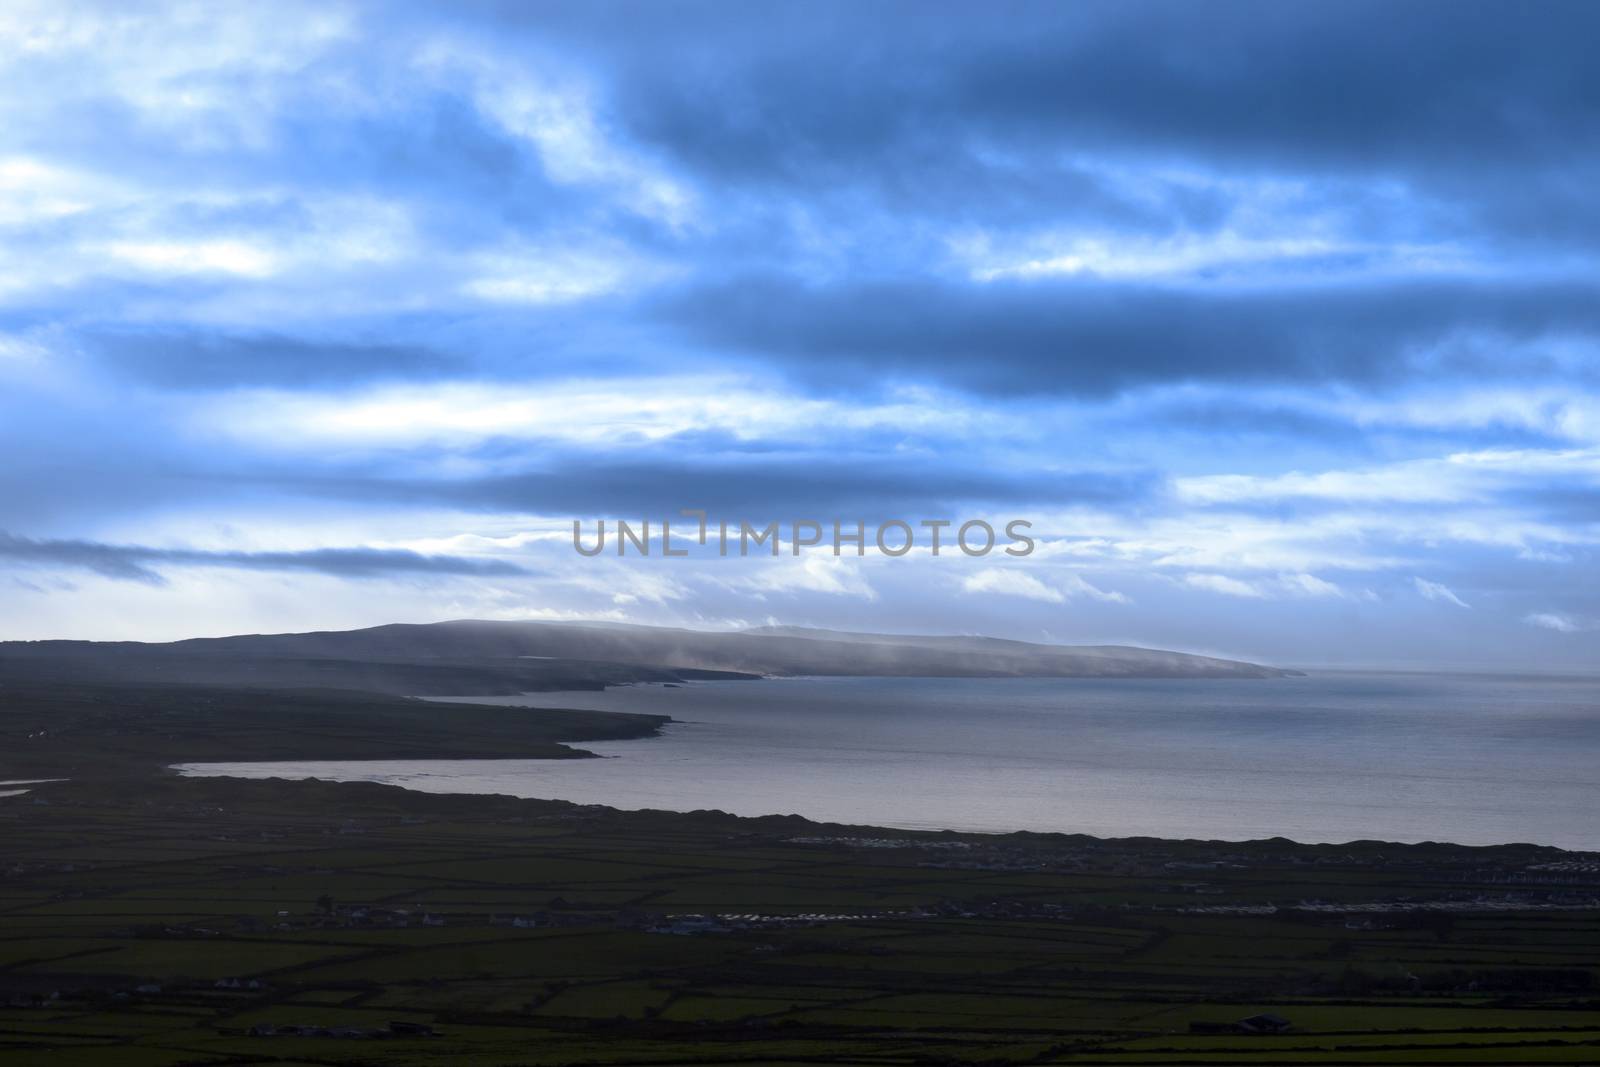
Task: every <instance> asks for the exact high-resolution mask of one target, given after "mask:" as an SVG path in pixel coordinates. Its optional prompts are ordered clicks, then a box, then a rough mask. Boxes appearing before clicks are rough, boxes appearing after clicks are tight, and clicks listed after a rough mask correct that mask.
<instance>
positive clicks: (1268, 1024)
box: [1239, 1012, 1290, 1034]
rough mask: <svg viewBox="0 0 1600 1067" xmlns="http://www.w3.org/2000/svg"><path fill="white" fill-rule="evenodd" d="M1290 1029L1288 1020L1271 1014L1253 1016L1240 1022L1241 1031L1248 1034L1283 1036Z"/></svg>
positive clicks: (1264, 1013)
mask: <svg viewBox="0 0 1600 1067" xmlns="http://www.w3.org/2000/svg"><path fill="white" fill-rule="evenodd" d="M1289 1028H1290V1023H1289V1020H1288V1019H1285V1018H1284V1017H1283V1016H1281V1015H1273V1014H1272V1013H1271V1012H1263V1013H1262V1014H1260V1015H1252V1016H1250V1018H1248V1019H1240V1020H1239V1029H1240V1030H1241V1031H1243V1032H1244V1033H1247V1034H1281V1033H1283V1032H1284V1031H1286V1030H1288V1029H1289Z"/></svg>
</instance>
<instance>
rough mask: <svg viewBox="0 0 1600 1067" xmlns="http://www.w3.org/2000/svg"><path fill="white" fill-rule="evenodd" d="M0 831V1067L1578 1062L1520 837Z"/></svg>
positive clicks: (532, 807) (1581, 1057)
mask: <svg viewBox="0 0 1600 1067" xmlns="http://www.w3.org/2000/svg"><path fill="white" fill-rule="evenodd" d="M0 835H3V836H0V842H3V844H0V872H3V877H0V995H3V997H4V998H5V1002H4V1003H5V1006H3V1007H0V1061H3V1062H16V1063H28V1064H33V1063H48V1064H63V1065H79V1064H83V1065H91V1064H93V1065H101V1064H134V1065H140V1064H149V1065H178V1064H229V1063H240V1064H243V1063H275V1064H324V1065H326V1064H373V1065H377V1064H384V1065H395V1067H401V1065H419V1067H420V1065H437V1064H448V1063H463V1064H483V1065H497V1064H505V1065H511V1064H596V1065H600V1064H713V1063H727V1064H754V1063H759V1064H774V1065H776V1064H819V1063H836V1064H876V1065H895V1064H908V1065H909V1064H939V1063H950V1064H954V1063H995V1064H1002V1063H1074V1064H1079V1063H1081V1064H1117V1065H1123V1067H1131V1065H1136V1064H1236V1063H1250V1064H1264V1065H1268V1064H1302V1063H1303V1064H1325V1065H1335V1064H1407V1063H1427V1064H1497V1065H1499V1064H1523V1063H1527V1064H1534V1063H1539V1064H1548V1063H1568V1064H1582V1063H1596V1062H1600V1000H1597V997H1600V992H1597V991H1596V985H1595V970H1596V964H1597V961H1600V922H1597V919H1600V907H1596V903H1595V902H1596V898H1597V895H1600V873H1597V872H1600V866H1597V865H1596V864H1595V863H1594V862H1593V860H1594V858H1593V857H1587V858H1586V857H1578V856H1573V855H1572V854H1567V853H1560V852H1557V851H1556V850H1550V849H1536V848H1533V847H1531V846H1508V847H1504V848H1496V849H1469V848H1458V847H1455V846H1397V845H1379V844H1372V843H1365V844H1358V845H1350V846H1338V847H1334V846H1317V847H1313V846H1298V845H1293V844H1290V843H1288V842H1282V841H1272V842H1259V843H1254V844H1249V845H1237V844H1222V843H1211V844H1206V843H1197V842H1187V843H1183V842H1163V841H1153V840H1135V841H1096V840H1093V839H1089V838H1083V837H1064V836H1049V835H1043V836H1041V835H1020V834H1019V835H1010V836H1006V837H980V836H961V835H952V834H918V833H908V832H901V831H888V830H870V829H849V828H840V827H820V826H817V825H815V824H810V823H806V822H804V821H803V820H799V819H793V818H771V819H754V820H752V819H735V818H732V817H729V816H722V815H719V814H697V815H672V814H667V813H619V812H614V811H610V810H607V809H596V808H580V807H575V806H572V805H567V804H559V803H553V802H542V801H522V800H512V799H509V798H491V797H451V796H427V795H421V794H411V793H406V792H404V791H401V790H396V789H391V788H387V787H383V786H375V785H361V784H349V785H330V784H324V783H317V782H292V783H291V782H280V781H266V782H243V781H231V780H225V779H176V778H170V777H159V776H150V777H146V778H144V779H141V780H136V781H124V782H120V783H118V784H115V785H96V784H94V783H93V782H91V781H81V782H63V783H56V784H53V785H48V786H41V787H38V788H37V789H36V790H35V792H33V793H30V794H27V795H23V796H17V797H10V798H5V799H3V800H0ZM1586 860H1587V861H1588V863H1587V866H1586V867H1585V866H1584V863H1585V861H1586ZM1552 863H1556V864H1565V866H1558V867H1554V868H1552V867H1550V866H1548V865H1549V864H1552ZM1267 902H1271V903H1270V904H1269V903H1267ZM688 916H701V917H702V918H698V919H691V918H688ZM1263 1012H1271V1013H1276V1014H1277V1015H1280V1016H1282V1017H1284V1018H1286V1019H1288V1020H1289V1022H1290V1024H1291V1028H1290V1029H1289V1030H1288V1031H1287V1032H1285V1033H1281V1034H1250V1033H1241V1032H1236V1031H1228V1030H1227V1029H1226V1027H1228V1026H1229V1025H1230V1024H1233V1023H1236V1022H1237V1021H1239V1020H1242V1019H1244V1018H1246V1017H1249V1016H1252V1015H1256V1014H1259V1013H1263ZM396 1024H401V1025H399V1026H396ZM404 1024H411V1026H412V1028H415V1027H426V1028H429V1029H431V1030H432V1031H433V1033H432V1036H425V1035H419V1034H415V1033H412V1034H406V1033H399V1032H396V1031H397V1030H404V1029H406V1026H405V1025H404ZM1191 1024H1201V1025H1202V1027H1204V1026H1205V1025H1206V1024H1211V1026H1212V1027H1213V1028H1214V1029H1218V1030H1221V1031H1222V1032H1192V1025H1191ZM289 1027H296V1028H302V1029H301V1032H300V1033H298V1034H288V1033H284V1032H283V1031H285V1030H286V1029H287V1028H289ZM253 1028H255V1029H257V1031H258V1032H257V1033H254V1034H252V1033H251V1031H252V1029H253ZM264 1028H270V1029H271V1030H274V1031H278V1032H277V1033H275V1034H273V1036H264V1034H265V1032H266V1030H265V1029H264Z"/></svg>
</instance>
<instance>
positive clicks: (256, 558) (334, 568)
mask: <svg viewBox="0 0 1600 1067" xmlns="http://www.w3.org/2000/svg"><path fill="white" fill-rule="evenodd" d="M0 560H9V561H12V562H16V563H23V564H30V565H35V566H45V567H73V568H82V569H85V570H90V571H94V572H95V573H97V574H100V575H103V576H105V577H107V578H119V579H125V580H128V581H136V582H147V583H151V584H160V583H161V582H162V581H163V578H162V576H161V574H160V571H159V568H161V567H164V566H175V567H233V568H241V569H246V570H286V571H314V572H316V573H319V574H327V575H336V576H339V577H344V578H381V577H392V576H394V575H404V574H413V575H430V574H431V575H475V576H510V575H525V574H528V573H530V572H529V571H528V570H527V569H526V568H524V567H521V566H519V565H517V564H515V563H511V562H509V561H506V560H493V559H467V558H464V557H460V556H430V555H423V554H421V553H418V552H411V551H408V550H405V549H385V548H315V549H305V550H302V551H292V552H282V551H278V552H228V551H207V550H201V549H183V548H151V547H146V546H142V545H111V544H102V543H100V542H96V541H73V540H34V539H31V538H26V537H17V536H14V535H12V534H9V533H5V532H4V531H0Z"/></svg>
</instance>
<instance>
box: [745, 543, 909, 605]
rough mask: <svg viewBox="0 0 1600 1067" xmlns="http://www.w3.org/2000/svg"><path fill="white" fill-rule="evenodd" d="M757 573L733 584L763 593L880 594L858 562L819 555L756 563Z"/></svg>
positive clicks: (873, 596)
mask: <svg viewBox="0 0 1600 1067" xmlns="http://www.w3.org/2000/svg"><path fill="white" fill-rule="evenodd" d="M755 563H756V566H757V567H758V568H759V569H758V570H757V571H756V573H755V574H753V575H751V576H750V577H747V578H744V579H742V580H737V581H736V582H735V583H734V584H736V585H740V586H743V587H744V588H747V589H753V590H756V591H758V592H763V593H827V594H829V595H832V596H851V597H860V598H861V599H863V600H877V599H878V593H877V591H876V590H875V589H873V588H872V586H871V584H869V583H868V582H867V579H866V575H864V574H862V573H861V566H860V564H859V563H857V562H855V561H851V560H847V559H844V558H842V557H837V556H824V555H818V554H816V553H811V554H808V555H804V556H801V557H799V558H794V557H787V558H780V559H777V560H772V559H763V560H759V561H755Z"/></svg>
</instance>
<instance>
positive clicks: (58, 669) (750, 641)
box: [0, 620, 1295, 695]
mask: <svg viewBox="0 0 1600 1067" xmlns="http://www.w3.org/2000/svg"><path fill="white" fill-rule="evenodd" d="M1293 673H1295V672H1293V671H1285V670H1281V669H1278V668H1274V667H1267V666H1262V665H1260V664H1255V663H1244V662H1240V661H1236V660H1227V659H1218V658H1215V657H1210V656H1197V655H1192V654H1189V653H1184V652H1171V651H1164V650H1159V649H1146V648H1135V647H1131V646H1121V645H1043V644H1032V643H1029V642H1025V641H1010V640H1002V639H998V638H989V637H965V636H933V637H925V636H913V635H906V634H866V633H845V632H838V631H832V630H813V629H804V628H799V627H785V626H766V627H758V628H755V629H751V630H745V631H737V632H726V631H725V632H708V631H701V630H687V629H677V628H671V627H657V626H635V625H618V624H610V623H550V622H498V621H477V620H460V621H454V622H439V623H426V624H406V623H395V624H391V625H386V626H374V627H368V628H366V629H360V630H333V631H314V632H308V633H289V634H248V635H239V636H234V637H220V638H194V639H190V640H185V641H172V642H165V643H151V644H147V643H142V642H126V641H125V642H93V641H12V642H4V643H0V680H3V679H6V678H17V677H38V676H51V675H63V676H70V677H74V678H79V679H85V678H87V679H97V678H98V679H113V678H114V679H122V680H141V681H153V680H159V681H166V682H173V681H187V682H197V683H206V684H246V685H252V686H263V687H274V688H281V687H300V686H307V685H317V686H329V687H339V688H353V689H365V690H371V691H375V692H386V693H406V694H418V695H444V694H452V695H492V694H509V693H519V692H529V691H537V690H546V691H548V690H553V689H585V688H598V687H602V686H606V685H617V684H625V683H629V682H651V681H656V682H662V681H684V680H692V679H697V678H698V679H704V678H739V677H755V676H760V675H780V676H781V675H808V674H814V675H857V676H885V677H890V676H894V677H914V676H923V677H1060V678H1117V677H1123V678H1272V677H1282V676H1284V675H1287V674H1293Z"/></svg>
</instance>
